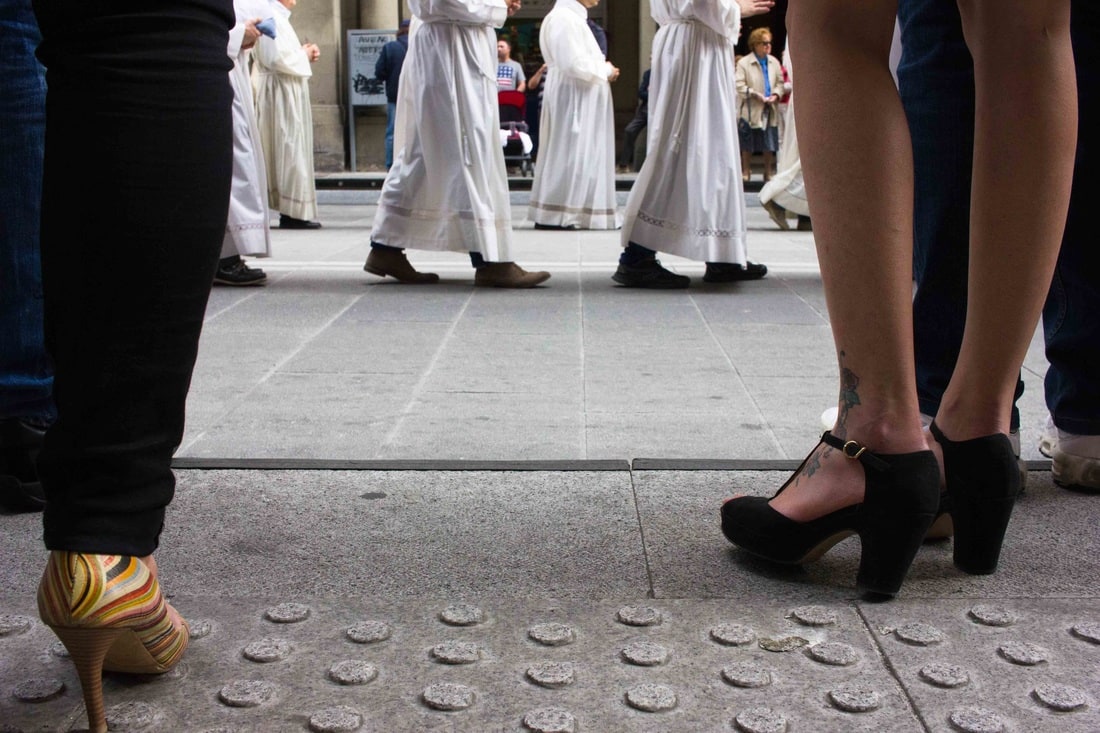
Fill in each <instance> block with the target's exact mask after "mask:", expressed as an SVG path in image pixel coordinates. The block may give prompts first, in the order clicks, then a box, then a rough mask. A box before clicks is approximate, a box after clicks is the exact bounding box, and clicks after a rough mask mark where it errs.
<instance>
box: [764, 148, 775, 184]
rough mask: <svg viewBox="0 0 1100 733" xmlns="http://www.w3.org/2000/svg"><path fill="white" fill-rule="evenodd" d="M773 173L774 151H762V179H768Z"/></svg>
mask: <svg viewBox="0 0 1100 733" xmlns="http://www.w3.org/2000/svg"><path fill="white" fill-rule="evenodd" d="M774 175H775V153H772V152H769V151H767V150H765V151H764V181H765V182H767V181H770V180H771V179H772V176H774Z"/></svg>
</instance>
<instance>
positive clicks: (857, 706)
mask: <svg viewBox="0 0 1100 733" xmlns="http://www.w3.org/2000/svg"><path fill="white" fill-rule="evenodd" d="M829 702H831V703H832V704H833V705H834V706H835V707H836V708H837V709H839V710H843V711H844V712H846V713H867V712H870V711H872V710H878V708H879V707H880V706H881V705H882V697H881V696H880V695H879V694H878V693H877V692H875V691H874V690H872V689H870V688H867V687H860V686H858V685H842V686H841V687H838V688H836V689H835V690H832V691H831V692H829Z"/></svg>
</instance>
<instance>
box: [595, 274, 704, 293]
mask: <svg viewBox="0 0 1100 733" xmlns="http://www.w3.org/2000/svg"><path fill="white" fill-rule="evenodd" d="M611 279H612V280H614V281H615V282H617V283H618V284H619V285H622V286H623V287H624V288H639V289H641V290H685V289H687V288H688V286H690V285H691V283H690V282H686V283H684V284H683V285H680V284H679V283H655V284H645V283H636V282H633V281H631V280H628V279H627V278H625V277H624V278H620V277H619V276H618V275H612V276H611Z"/></svg>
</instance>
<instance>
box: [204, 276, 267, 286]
mask: <svg viewBox="0 0 1100 733" xmlns="http://www.w3.org/2000/svg"><path fill="white" fill-rule="evenodd" d="M214 284H215V285H230V286H233V287H238V288H240V287H245V288H247V287H250V286H254V285H267V278H266V277H261V278H260V279H259V280H245V281H239V282H238V281H235V280H222V279H221V278H217V277H216V278H214Z"/></svg>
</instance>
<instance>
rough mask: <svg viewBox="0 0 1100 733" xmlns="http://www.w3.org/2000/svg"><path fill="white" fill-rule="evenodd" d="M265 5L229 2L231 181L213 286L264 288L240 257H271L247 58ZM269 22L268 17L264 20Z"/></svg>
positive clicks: (261, 0)
mask: <svg viewBox="0 0 1100 733" xmlns="http://www.w3.org/2000/svg"><path fill="white" fill-rule="evenodd" d="M268 8H269V5H268V3H267V2H266V0H234V3H233V9H234V11H235V13H236V16H237V24H236V25H235V26H234V27H233V29H232V30H231V31H230V32H229V46H228V49H227V51H228V53H229V58H230V59H231V60H232V61H233V69H232V70H231V71H230V72H229V83H230V86H232V87H233V181H232V187H231V188H230V190H229V217H228V219H227V220H226V224H225V239H224V240H223V242H222V254H221V259H220V260H219V262H218V270H217V272H216V273H215V275H214V284H215V285H263V284H264V283H266V282H267V274H266V273H264V271H263V270H261V269H260V268H258V267H249V266H248V264H247V263H245V261H244V260H243V259H242V257H243V256H246V255H247V256H252V257H268V256H270V255H271V230H270V222H269V212H268V208H267V173H266V171H265V170H264V157H263V151H262V150H261V149H260V130H259V128H258V127H257V125H256V110H255V104H254V101H253V97H252V81H251V79H250V77H249V71H248V57H249V55H250V53H251V49H252V48H253V47H254V46H255V45H256V42H257V41H258V40H259V38H260V32H259V31H258V30H257V29H256V23H257V22H260V21H262V20H264V17H265V16H264V14H265V13H267V12H268ZM268 17H270V16H268Z"/></svg>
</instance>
